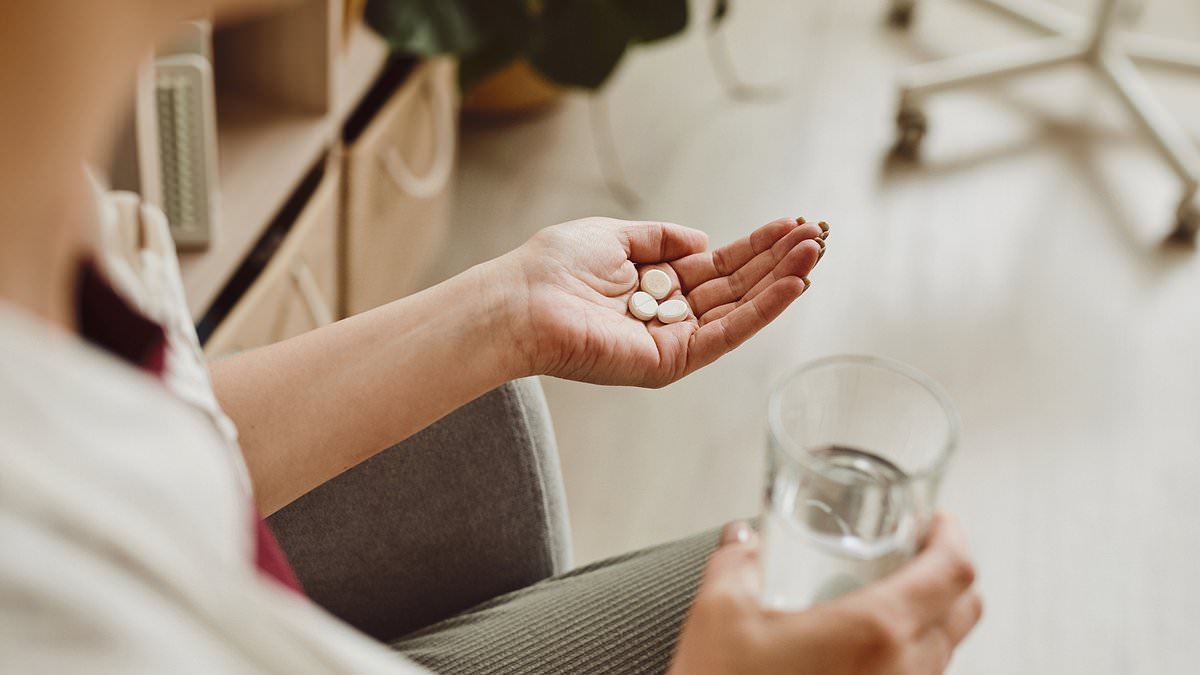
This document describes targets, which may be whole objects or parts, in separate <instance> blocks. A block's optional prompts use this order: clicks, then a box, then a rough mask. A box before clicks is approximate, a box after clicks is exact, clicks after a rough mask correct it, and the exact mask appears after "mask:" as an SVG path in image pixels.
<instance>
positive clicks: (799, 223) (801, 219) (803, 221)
mask: <svg viewBox="0 0 1200 675" xmlns="http://www.w3.org/2000/svg"><path fill="white" fill-rule="evenodd" d="M807 222H808V221H807V220H805V219H804V216H799V217H797V218H796V224H797V225H803V224H805V223H807Z"/></svg>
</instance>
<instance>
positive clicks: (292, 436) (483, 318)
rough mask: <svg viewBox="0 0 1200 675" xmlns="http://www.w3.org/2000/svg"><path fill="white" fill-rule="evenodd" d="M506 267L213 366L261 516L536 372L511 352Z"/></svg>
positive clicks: (468, 275)
mask: <svg viewBox="0 0 1200 675" xmlns="http://www.w3.org/2000/svg"><path fill="white" fill-rule="evenodd" d="M498 264H499V263H498V262H497V261H493V262H491V263H485V265H481V266H477V267H475V268H472V269H470V270H468V271H467V272H464V273H463V274H460V275H458V276H456V277H454V278H453V279H450V280H448V281H446V282H444V283H442V284H439V285H437V286H434V287H433V288H430V289H427V290H425V291H422V292H421V293H417V294H415V295H412V296H409V297H407V298H404V299H401V300H398V301H396V302H393V303H390V304H388V305H384V306H382V307H379V308H377V309H374V310H371V311H369V312H365V313H363V314H360V315H358V316H354V317H350V318H348V319H345V320H343V321H340V322H338V323H335V324H333V325H331V326H327V327H325V328H321V329H318V330H315V331H312V332H309V333H306V334H304V335H301V336H299V337H296V338H293V339H291V340H285V341H284V342H280V343H278V344H275V345H271V346H269V347H264V348H262V349H258V350H254V351H250V352H246V353H243V354H239V355H237V356H233V357H230V358H227V359H222V360H220V361H217V362H215V363H213V364H212V376H213V384H214V386H215V388H216V391H217V397H218V398H219V399H220V401H221V404H222V406H223V407H224V409H225V411H226V412H227V413H228V414H229V416H230V417H232V418H233V420H234V422H235V423H236V424H237V427H238V433H239V437H240V441H241V446H242V450H243V452H244V453H245V456H246V462H247V465H248V466H249V469H250V476H251V479H252V481H253V483H254V490H255V496H256V499H257V500H258V506H259V509H260V511H262V512H263V513H271V512H273V511H275V510H277V509H279V508H280V507H282V506H284V505H286V504H287V503H288V502H290V501H292V500H293V499H295V498H296V497H299V496H300V495H302V494H304V493H305V492H307V491H308V490H311V489H312V488H314V487H316V486H317V485H320V484H321V483H323V482H325V481H326V480H328V479H330V478H332V477H333V476H336V475H337V474H339V473H341V472H342V471H344V470H346V469H348V468H350V467H351V466H354V465H355V464H357V463H359V462H361V461H363V460H364V459H366V458H368V457H370V456H371V455H373V454H375V453H377V452H379V451H380V450H383V449H384V448H386V447H389V446H390V445H392V444H395V443H397V442H399V441H401V440H403V439H405V438H407V437H408V436H410V435H412V434H413V433H415V432H417V431H419V430H421V429H422V428H424V427H425V426H427V425H429V424H431V423H432V422H434V421H436V420H437V419H439V418H441V417H442V416H443V415H445V414H446V413H448V412H450V411H452V410H454V409H455V408H457V407H458V406H460V405H462V404H464V403H466V402H468V401H470V400H472V399H474V398H476V397H477V396H479V395H481V394H483V393H484V392H486V391H489V390H490V389H492V388H494V387H497V386H499V385H500V384H502V383H504V382H506V381H508V380H510V379H513V378H515V377H520V376H522V375H526V374H528V373H526V372H524V367H523V366H522V365H521V364H520V362H519V360H518V359H515V358H514V357H513V355H514V354H516V353H518V351H519V350H517V349H515V344H514V340H515V338H514V335H515V332H514V330H513V324H514V319H513V317H512V316H511V312H510V311H509V307H510V303H507V302H505V300H504V299H503V292H504V290H505V289H504V288H503V286H504V284H503V283H502V278H498V276H497V274H496V270H495V267H496V266H497V265H498Z"/></svg>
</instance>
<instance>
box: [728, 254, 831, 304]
mask: <svg viewBox="0 0 1200 675" xmlns="http://www.w3.org/2000/svg"><path fill="white" fill-rule="evenodd" d="M824 244H825V241H824V240H822V239H808V240H805V241H803V242H801V243H800V245H799V246H796V247H795V248H793V249H792V250H791V251H789V252H788V255H787V257H785V258H784V259H783V260H782V261H780V263H779V264H778V265H776V266H775V269H774V270H772V273H771V274H768V275H766V276H765V277H763V278H762V279H759V281H758V283H757V284H755V285H754V287H753V288H751V289H750V290H748V291H746V294H745V295H743V296H742V297H741V299H739V300H736V301H735V302H736V303H737V304H741V303H743V302H748V301H750V300H753V299H754V296H756V295H758V294H759V293H762V292H763V291H765V290H766V289H767V286H770V285H771V283H772V282H773V281H775V280H776V279H781V278H783V277H785V276H787V275H789V274H790V275H792V276H797V277H803V278H807V277H808V275H809V274H812V271H813V269H814V268H815V267H816V266H817V263H818V262H819V261H820V260H821V254H822V253H823V252H824V250H825V246H824ZM814 245H815V246H817V248H816V249H815V253H814V249H813V246H814Z"/></svg>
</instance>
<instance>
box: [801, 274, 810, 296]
mask: <svg viewBox="0 0 1200 675" xmlns="http://www.w3.org/2000/svg"><path fill="white" fill-rule="evenodd" d="M800 281H803V282H804V290H805V291H807V290H808V287H809V286H812V282H811V281H809V280H808V277H800ZM803 292H804V291H801V293H803Z"/></svg>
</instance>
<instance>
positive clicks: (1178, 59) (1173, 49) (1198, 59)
mask: <svg viewBox="0 0 1200 675" xmlns="http://www.w3.org/2000/svg"><path fill="white" fill-rule="evenodd" d="M1121 43H1122V44H1123V45H1124V46H1125V51H1126V52H1127V53H1128V54H1129V56H1130V57H1132V58H1133V59H1134V60H1136V61H1149V62H1150V63H1154V64H1157V65H1163V66H1170V67H1174V68H1184V69H1188V70H1200V44H1197V43H1195V42H1186V41H1184V40H1173V39H1171V38H1162V37H1157V36H1153V35H1137V34H1129V35H1126V36H1125V37H1124V38H1123V39H1122V40H1121Z"/></svg>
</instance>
